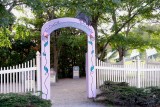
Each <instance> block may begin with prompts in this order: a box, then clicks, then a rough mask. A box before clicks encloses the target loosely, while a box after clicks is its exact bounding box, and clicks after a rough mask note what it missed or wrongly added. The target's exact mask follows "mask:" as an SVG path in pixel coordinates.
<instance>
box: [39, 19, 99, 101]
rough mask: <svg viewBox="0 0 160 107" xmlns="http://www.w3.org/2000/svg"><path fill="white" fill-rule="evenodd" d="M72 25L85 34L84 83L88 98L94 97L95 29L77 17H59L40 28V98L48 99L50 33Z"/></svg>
mask: <svg viewBox="0 0 160 107" xmlns="http://www.w3.org/2000/svg"><path fill="white" fill-rule="evenodd" d="M65 27H73V28H77V29H80V30H82V31H84V32H85V33H86V34H87V47H88V49H87V50H88V51H87V55H86V84H87V96H88V98H94V97H96V73H95V31H94V29H93V27H92V26H90V25H87V24H86V23H85V22H83V21H81V20H79V19H77V18H59V19H54V20H51V21H48V22H46V23H45V24H44V25H43V26H42V30H41V80H42V84H41V86H42V93H43V94H42V98H44V99H50V34H51V33H52V32H53V31H54V30H57V29H60V28H65Z"/></svg>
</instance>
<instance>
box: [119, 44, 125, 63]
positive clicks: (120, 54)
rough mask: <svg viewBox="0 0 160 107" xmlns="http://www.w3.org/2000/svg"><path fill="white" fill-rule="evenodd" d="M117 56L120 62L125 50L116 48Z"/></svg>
mask: <svg viewBox="0 0 160 107" xmlns="http://www.w3.org/2000/svg"><path fill="white" fill-rule="evenodd" d="M118 54H119V61H122V60H123V57H124V56H125V49H124V48H122V47H118Z"/></svg>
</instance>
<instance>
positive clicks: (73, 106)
mask: <svg viewBox="0 0 160 107" xmlns="http://www.w3.org/2000/svg"><path fill="white" fill-rule="evenodd" d="M85 82H86V80H85V78H81V79H61V80H58V82H57V83H52V85H51V100H52V102H53V106H52V107H105V105H103V104H100V103H96V102H93V100H91V99H88V98H87V96H86V83H85Z"/></svg>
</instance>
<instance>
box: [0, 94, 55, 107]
mask: <svg viewBox="0 0 160 107" xmlns="http://www.w3.org/2000/svg"><path fill="white" fill-rule="evenodd" d="M51 105H52V104H51V101H50V100H44V99H41V98H39V97H38V96H34V95H31V94H25V95H21V94H14V93H9V94H0V107H51Z"/></svg>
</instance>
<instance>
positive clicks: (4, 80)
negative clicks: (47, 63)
mask: <svg viewBox="0 0 160 107" xmlns="http://www.w3.org/2000/svg"><path fill="white" fill-rule="evenodd" d="M40 87H41V86H40V53H39V52H37V56H36V60H35V59H33V60H30V61H28V62H25V63H23V64H19V65H16V66H12V67H1V68H0V93H11V92H12V93H26V92H32V93H34V94H36V92H37V91H40V89H41V88H40Z"/></svg>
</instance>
